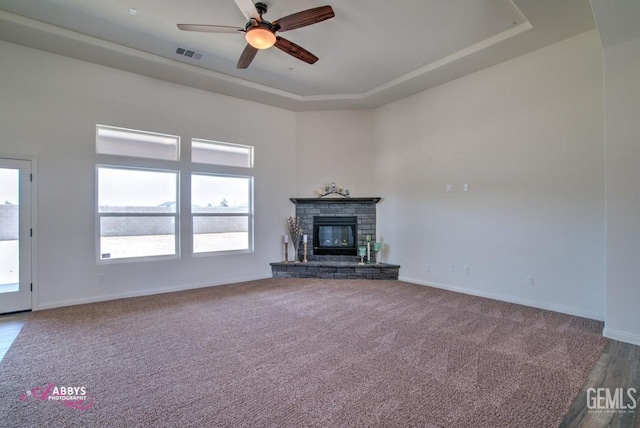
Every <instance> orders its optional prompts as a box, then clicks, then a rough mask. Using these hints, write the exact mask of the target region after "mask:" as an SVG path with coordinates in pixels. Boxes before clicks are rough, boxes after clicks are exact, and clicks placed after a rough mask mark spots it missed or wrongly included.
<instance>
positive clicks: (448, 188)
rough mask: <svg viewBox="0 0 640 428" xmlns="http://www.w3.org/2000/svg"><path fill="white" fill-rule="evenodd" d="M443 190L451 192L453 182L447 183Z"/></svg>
mask: <svg viewBox="0 0 640 428" xmlns="http://www.w3.org/2000/svg"><path fill="white" fill-rule="evenodd" d="M445 191H446V192H447V193H451V192H453V184H447V186H446V187H445Z"/></svg>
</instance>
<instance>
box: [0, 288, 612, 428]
mask: <svg viewBox="0 0 640 428" xmlns="http://www.w3.org/2000/svg"><path fill="white" fill-rule="evenodd" d="M601 329H602V323H600V322H597V321H592V320H587V319H583V318H578V317H574V316H569V315H563V314H558V313H554V312H549V311H544V310H538V309H533V308H529V307H524V306H519V305H513V304H508V303H503V302H497V301H494V300H489V299H483V298H478V297H473V296H468V295H462V294H457V293H453V292H448V291H444V290H438V289H434V288H429V287H423V286H418V285H412V284H408V283H403V282H400V281H359V280H353V281H340V280H316V279H309V280H299V279H296V280H294V279H269V280H263V281H255V282H248V283H243V284H235V285H227V286H220V287H211V288H206V289H199V290H192V291H186V292H179V293H171V294H164V295H156V296H149V297H140V298H132V299H124V300H117V301H110V302H104V303H96V304H90V305H81V306H74V307H68V308H60V309H54V310H47V311H38V312H34V313H33V314H32V315H31V316H30V318H29V319H28V320H27V322H26V324H25V326H24V328H23V330H22V332H21V333H20V335H19V336H18V338H17V339H16V341H15V342H14V344H13V346H12V347H11V349H9V351H8V352H7V354H6V356H5V359H4V360H3V361H2V362H1V363H0V379H1V382H0V421H1V422H0V425H2V426H6V427H44V426H56V427H62V426H64V427H76V426H77V427H94V426H95V427H103V426H104V427H138V426H144V427H147V426H153V427H165V426H166V427H184V426H194V427H195V426H198V427H245V426H246V427H249V426H251V427H303V426H305V427H338V426H339V427H348V426H354V427H356V426H357V427H365V426H366V427H374V426H380V427H400V426H401V427H405V426H421V427H449V426H451V427H453V426H455V427H474V428H475V427H555V426H557V425H558V424H559V423H560V421H561V420H562V417H563V415H564V414H565V412H566V411H567V409H568V408H569V406H570V404H571V403H572V401H573V399H574V398H575V396H576V394H577V392H578V391H579V389H580V387H581V385H582V384H583V383H584V381H585V379H586V377H587V375H588V373H589V371H590V370H591V368H592V366H593V365H594V363H595V361H596V359H597V358H598V355H599V354H600V352H601V351H602V349H603V347H604V345H605V343H606V339H604V338H603V337H602V336H601V334H600V331H601ZM51 384H53V385H56V386H75V387H80V386H83V387H85V388H86V390H87V394H88V395H89V396H90V398H91V399H92V400H93V401H92V405H91V407H90V408H89V409H88V410H78V409H75V408H72V407H68V406H66V405H64V404H62V403H61V402H59V401H49V400H45V401H41V400H36V399H33V397H28V396H25V397H26V399H25V400H21V399H20V396H21V395H23V394H25V393H26V391H28V390H29V391H30V390H31V389H32V388H34V387H45V386H47V385H51ZM36 392H37V391H36ZM87 402H88V401H87Z"/></svg>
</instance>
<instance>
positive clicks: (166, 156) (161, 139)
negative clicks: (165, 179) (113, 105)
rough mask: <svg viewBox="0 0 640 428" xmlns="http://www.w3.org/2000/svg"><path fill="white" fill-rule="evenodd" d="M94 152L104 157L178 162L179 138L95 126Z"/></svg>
mask: <svg viewBox="0 0 640 428" xmlns="http://www.w3.org/2000/svg"><path fill="white" fill-rule="evenodd" d="M96 151H97V152H98V153H100V154H105V155H119V156H133V157H140V158H150V159H162V160H178V154H179V153H180V137H177V136H175V135H168V134H159V133H156V132H147V131H137V130H135V129H124V128H115V127H113V126H105V125H97V126H96Z"/></svg>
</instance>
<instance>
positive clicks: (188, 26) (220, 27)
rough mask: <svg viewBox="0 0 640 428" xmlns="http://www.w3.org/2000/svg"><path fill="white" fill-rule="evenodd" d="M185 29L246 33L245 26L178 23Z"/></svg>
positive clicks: (206, 31) (204, 31) (203, 31)
mask: <svg viewBox="0 0 640 428" xmlns="http://www.w3.org/2000/svg"><path fill="white" fill-rule="evenodd" d="M178 28H179V29H181V30H184V31H198V32H202V33H244V28H240V27H229V26H227V25H200V24H178Z"/></svg>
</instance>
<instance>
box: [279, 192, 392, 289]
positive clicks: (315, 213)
mask: <svg viewBox="0 0 640 428" xmlns="http://www.w3.org/2000/svg"><path fill="white" fill-rule="evenodd" d="M379 201H380V198H291V202H293V203H294V204H296V214H295V216H296V217H300V221H301V227H302V233H303V234H304V235H307V243H308V245H307V259H308V262H307V263H303V262H299V260H302V258H303V254H302V253H303V251H304V250H303V246H302V245H300V247H299V248H298V258H297V260H298V261H297V262H294V261H290V262H275V263H271V271H272V273H273V276H274V277H283V278H333V279H398V272H399V269H400V266H398V265H392V264H387V263H378V264H376V263H375V260H372V261H371V262H370V263H367V264H363V265H360V264H359V262H360V257H359V256H358V255H357V254H358V253H357V249H358V247H359V246H366V245H367V237H369V238H370V239H371V242H376V241H377V239H376V204H377V203H378V202H379Z"/></svg>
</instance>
